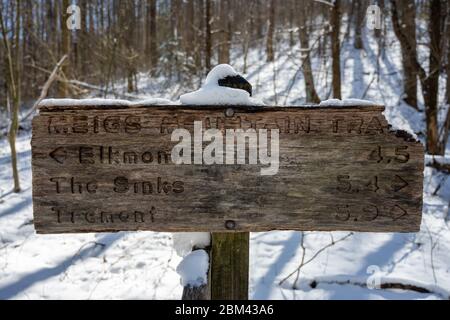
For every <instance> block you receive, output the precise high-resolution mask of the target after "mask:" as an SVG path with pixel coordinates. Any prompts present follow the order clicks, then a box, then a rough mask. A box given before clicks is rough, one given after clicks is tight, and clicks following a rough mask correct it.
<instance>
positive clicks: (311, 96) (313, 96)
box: [299, 4, 320, 103]
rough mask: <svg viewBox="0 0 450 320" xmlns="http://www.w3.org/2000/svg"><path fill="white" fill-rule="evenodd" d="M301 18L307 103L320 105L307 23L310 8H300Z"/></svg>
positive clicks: (301, 42)
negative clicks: (312, 66) (313, 71)
mask: <svg viewBox="0 0 450 320" xmlns="http://www.w3.org/2000/svg"><path fill="white" fill-rule="evenodd" d="M299 9H300V10H299V16H300V26H299V36H300V44H301V47H302V52H301V54H302V60H303V61H302V66H303V67H302V69H303V77H304V79H305V89H306V102H311V103H320V98H319V95H318V94H317V92H316V87H315V85H314V76H313V73H312V68H311V59H310V54H311V49H310V47H309V36H308V29H307V28H308V26H307V25H308V23H307V18H306V17H307V13H308V9H309V6H308V7H307V6H306V5H305V4H302V5H301V7H300V8H299Z"/></svg>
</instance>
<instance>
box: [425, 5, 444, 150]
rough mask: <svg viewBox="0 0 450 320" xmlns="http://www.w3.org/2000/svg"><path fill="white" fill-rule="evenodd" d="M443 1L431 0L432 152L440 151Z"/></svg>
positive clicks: (428, 92) (428, 102) (428, 101)
mask: <svg viewBox="0 0 450 320" xmlns="http://www.w3.org/2000/svg"><path fill="white" fill-rule="evenodd" d="M440 16H441V1H440V0H431V3H430V23H429V26H428V29H429V34H430V58H429V61H430V62H429V63H430V71H429V74H428V78H427V79H426V81H425V88H424V100H425V114H426V117H427V151H428V152H429V153H430V154H438V153H439V132H438V130H439V127H438V115H437V112H438V93H439V71H440V62H441V56H442V50H441V18H440Z"/></svg>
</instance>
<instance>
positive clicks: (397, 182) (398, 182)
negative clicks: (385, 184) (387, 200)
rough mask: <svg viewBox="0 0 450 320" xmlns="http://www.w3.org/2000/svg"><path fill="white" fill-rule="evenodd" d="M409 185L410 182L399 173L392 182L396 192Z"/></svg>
mask: <svg viewBox="0 0 450 320" xmlns="http://www.w3.org/2000/svg"><path fill="white" fill-rule="evenodd" d="M407 186H409V183H408V182H406V181H405V179H403V178H402V177H400V176H399V175H395V179H394V181H393V182H392V184H391V187H392V189H394V192H398V191H400V190H402V189H403V188H406V187H407Z"/></svg>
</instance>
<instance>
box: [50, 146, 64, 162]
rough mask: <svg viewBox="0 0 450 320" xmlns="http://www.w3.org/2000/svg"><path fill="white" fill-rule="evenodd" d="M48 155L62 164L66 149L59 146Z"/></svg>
mask: <svg viewBox="0 0 450 320" xmlns="http://www.w3.org/2000/svg"><path fill="white" fill-rule="evenodd" d="M50 157H51V158H52V159H53V160H55V161H56V162H58V163H60V164H63V163H64V161H65V160H66V157H67V151H66V149H64V147H59V148H56V149H55V150H53V151H52V152H50Z"/></svg>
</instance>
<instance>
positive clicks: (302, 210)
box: [32, 101, 424, 299]
mask: <svg viewBox="0 0 450 320" xmlns="http://www.w3.org/2000/svg"><path fill="white" fill-rule="evenodd" d="M39 111H40V113H39V116H37V117H35V118H34V120H33V138H32V162H33V163H32V167H33V205H34V224H35V228H36V231H37V232H38V233H42V234H52V233H80V232H115V231H132V230H151V231H165V232H179V231H192V232H200V231H201V232H214V233H216V232H217V234H214V236H213V244H212V246H213V247H212V253H211V256H212V261H211V269H210V270H211V273H212V276H211V282H212V284H211V286H212V287H213V289H211V297H213V298H230V299H233V298H243V296H242V291H243V290H244V291H245V290H246V289H245V288H247V286H248V283H247V274H248V232H251V231H252V232H253V231H255V232H256V231H268V230H316V231H319V230H320V231H334V230H352V231H364V232H416V231H418V230H419V228H420V222H421V212H422V181H423V161H424V151H423V147H422V145H421V144H420V143H419V142H417V141H415V140H414V139H413V138H412V137H411V136H410V135H409V134H407V133H405V132H401V131H395V130H392V129H391V128H390V126H389V125H388V123H387V122H386V120H385V118H384V116H383V115H382V112H383V111H384V107H382V106H365V107H358V106H351V107H350V106H349V107H339V108H333V107H323V108H322V107H320V108H319V107H264V108H259V107H250V108H249V107H245V106H229V107H225V106H201V107H200V106H196V107H193V106H145V105H132V106H129V105H116V104H111V103H110V104H107V103H104V104H103V105H98V104H93V105H87V104H82V103H79V105H76V104H73V103H70V104H67V103H66V102H64V101H61V103H55V102H53V103H52V104H42V105H41V106H40V109H39ZM195 123H197V124H199V123H200V124H201V127H200V128H201V130H202V131H201V133H202V132H203V131H205V130H208V129H218V131H219V132H221V133H223V137H224V148H225V147H226V143H227V142H230V141H231V140H226V136H225V134H226V132H227V129H243V130H248V129H254V130H255V131H256V132H258V131H259V130H262V129H267V130H276V131H277V132H278V133H279V165H278V166H279V168H278V170H277V173H276V174H274V175H261V169H262V168H264V167H267V165H264V164H261V163H258V164H256V165H255V164H248V163H247V162H245V161H244V162H245V164H237V163H235V164H212V165H209V164H205V163H204V162H200V163H199V162H198V159H194V156H192V164H175V163H174V161H172V156H171V155H172V150H173V148H174V146H175V145H176V144H177V143H178V141H172V140H173V139H172V133H173V131H174V130H175V129H186V130H187V132H189V133H191V134H192V136H193V138H192V144H193V145H194V149H195V144H196V142H198V141H197V140H198V132H195V131H196V127H195ZM197 131H198V127H197ZM196 134H197V136H196ZM200 136H201V134H200ZM269 140H270V139H269ZM207 144H208V142H205V141H203V142H200V148H205V147H206V146H207ZM197 146H198V144H197ZM227 150H231V149H227ZM233 150H234V149H233ZM244 157H245V158H246V159H247V158H248V157H250V155H249V154H246V155H245V156H244ZM246 159H244V160H246ZM196 160H197V161H196ZM241 160H242V159H241ZM200 161H202V160H201V159H200ZM236 162H237V160H236ZM237 232H242V233H243V234H242V235H240V236H233V235H235V233H237ZM226 233H228V236H227V234H226ZM233 239H239V240H236V241H238V242H239V243H240V244H239V245H238V246H236V247H235V248H234V249H236V250H230V246H232V244H233V241H234V240H233ZM214 241H215V243H217V245H218V247H214ZM238 249H239V250H238ZM215 250H216V251H215ZM231 251H233V252H231ZM236 251H240V252H239V253H236ZM243 251H245V252H243ZM223 253H227V255H225V256H224V255H223ZM232 254H235V256H234V257H231V256H230V255H232ZM224 257H225V258H224ZM227 257H228V258H227ZM221 259H222V260H221ZM219 260H220V261H219ZM244 260H245V261H244ZM216 261H217V262H216ZM245 266H246V267H245ZM246 268H247V270H244V272H243V273H242V272H241V273H240V274H241V276H240V277H237V276H236V274H235V276H232V273H233V272H234V273H236V272H238V271H239V270H241V269H246ZM216 273H221V276H220V277H219V276H218V277H215V274H216ZM230 273H231V274H230ZM242 274H244V276H242ZM227 277H228V278H227ZM216 278H217V280H215V279H216ZM214 281H223V282H222V283H221V284H217V283H214ZM227 288H229V289H227ZM226 292H232V293H229V294H228V295H227V294H226ZM233 292H235V293H233ZM238 292H240V294H239V293H238ZM245 296H246V293H245ZM244 298H245V297H244Z"/></svg>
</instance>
